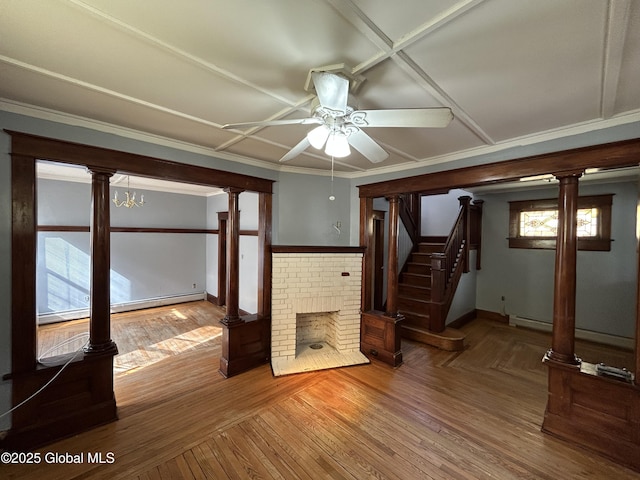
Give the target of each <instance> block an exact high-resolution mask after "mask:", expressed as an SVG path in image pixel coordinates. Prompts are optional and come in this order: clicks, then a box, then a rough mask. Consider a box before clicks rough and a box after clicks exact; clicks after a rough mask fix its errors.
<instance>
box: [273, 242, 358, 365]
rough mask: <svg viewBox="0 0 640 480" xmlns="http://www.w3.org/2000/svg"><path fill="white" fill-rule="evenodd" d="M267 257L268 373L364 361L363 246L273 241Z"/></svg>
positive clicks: (354, 363)
mask: <svg viewBox="0 0 640 480" xmlns="http://www.w3.org/2000/svg"><path fill="white" fill-rule="evenodd" d="M306 249H307V250H306ZM305 250H306V251H305ZM272 260H273V264H272V316H271V367H272V369H273V374H274V375H275V376H279V375H288V374H292V373H300V372H309V371H313V370H322V369H327V368H336V367H344V366H349V365H359V364H363V363H369V360H368V359H367V357H366V356H365V355H363V354H362V353H361V352H360V294H361V293H360V292H361V278H362V250H361V249H359V248H355V247H342V248H333V247H273V258H272Z"/></svg>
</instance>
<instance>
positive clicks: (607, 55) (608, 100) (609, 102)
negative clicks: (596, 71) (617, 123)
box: [600, 0, 631, 118]
mask: <svg viewBox="0 0 640 480" xmlns="http://www.w3.org/2000/svg"><path fill="white" fill-rule="evenodd" d="M630 11H631V0H610V1H609V11H608V18H607V28H606V38H605V45H604V59H603V64H602V93H601V101H600V116H601V117H602V118H610V117H611V116H613V114H614V113H615V106H616V96H617V93H618V82H619V81H620V71H621V69H622V61H623V53H624V43H625V39H626V37H627V27H628V25H629V18H630V15H629V12H630Z"/></svg>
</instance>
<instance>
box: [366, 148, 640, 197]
mask: <svg viewBox="0 0 640 480" xmlns="http://www.w3.org/2000/svg"><path fill="white" fill-rule="evenodd" d="M639 159H640V138H636V139H632V140H624V141H621V142H613V143H606V144H603V145H594V146H590V147H582V148H575V149H572V150H564V151H561V152H554V153H545V154H541V155H534V156H531V157H525V158H519V159H515V160H508V161H502V162H494V163H488V164H485V165H476V166H473V167H464V168H457V169H453V170H447V171H444V172H436V173H428V174H425V175H416V176H413V177H405V178H399V179H397V180H390V181H385V182H377V183H370V184H368V185H360V186H358V189H359V192H360V193H359V195H360V197H361V198H363V197H366V198H370V197H373V198H375V197H385V196H388V195H395V194H403V193H428V192H431V191H441V190H450V189H453V188H465V187H474V186H478V185H483V184H487V183H502V182H508V181H513V180H518V179H520V178H523V177H532V176H534V175H544V174H548V173H551V174H556V173H561V172H567V171H574V170H585V169H587V168H619V167H630V166H637V165H638V163H639Z"/></svg>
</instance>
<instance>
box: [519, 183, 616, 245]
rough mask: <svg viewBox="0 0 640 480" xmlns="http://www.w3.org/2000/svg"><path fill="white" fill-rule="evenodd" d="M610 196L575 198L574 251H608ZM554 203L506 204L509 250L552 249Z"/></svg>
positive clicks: (555, 223) (543, 201)
mask: <svg viewBox="0 0 640 480" xmlns="http://www.w3.org/2000/svg"><path fill="white" fill-rule="evenodd" d="M612 200H613V194H607V195H592V196H589V197H579V198H578V219H577V234H578V250H600V251H609V250H611V204H612ZM557 232H558V200H557V199H555V198H551V199H544V200H524V201H518V202H509V247H510V248H543V249H555V248H556V236H557Z"/></svg>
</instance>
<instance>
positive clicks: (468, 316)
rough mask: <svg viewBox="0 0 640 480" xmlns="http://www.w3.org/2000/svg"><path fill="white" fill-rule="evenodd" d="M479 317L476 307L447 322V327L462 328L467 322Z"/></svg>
mask: <svg viewBox="0 0 640 480" xmlns="http://www.w3.org/2000/svg"><path fill="white" fill-rule="evenodd" d="M477 317H478V312H477V311H476V310H475V309H474V310H471V311H470V312H467V313H465V314H464V315H461V316H459V317H458V318H456V319H455V320H452V321H451V322H449V323H447V325H446V326H447V327H449V328H456V329H457V328H462V327H463V326H464V325H466V324H467V323H469V322H471V321H473V320H475V319H476V318H477Z"/></svg>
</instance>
